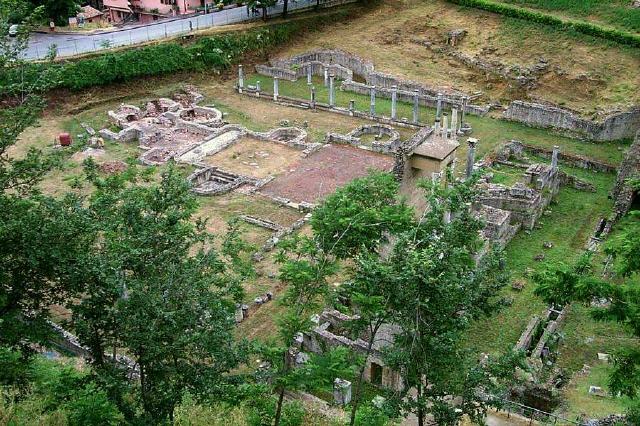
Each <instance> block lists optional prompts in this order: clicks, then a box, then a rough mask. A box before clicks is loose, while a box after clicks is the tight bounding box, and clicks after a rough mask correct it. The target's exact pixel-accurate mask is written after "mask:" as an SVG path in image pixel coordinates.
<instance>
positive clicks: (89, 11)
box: [78, 6, 104, 19]
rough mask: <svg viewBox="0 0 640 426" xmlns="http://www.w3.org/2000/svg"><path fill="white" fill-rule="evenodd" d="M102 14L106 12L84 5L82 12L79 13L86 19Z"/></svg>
mask: <svg viewBox="0 0 640 426" xmlns="http://www.w3.org/2000/svg"><path fill="white" fill-rule="evenodd" d="M102 15H104V13H102V12H100V11H99V10H98V9H95V8H93V7H91V6H82V7H81V8H80V13H78V16H82V17H83V18H84V19H91V18H95V17H97V16H102Z"/></svg>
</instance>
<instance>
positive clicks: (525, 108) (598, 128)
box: [503, 101, 640, 141]
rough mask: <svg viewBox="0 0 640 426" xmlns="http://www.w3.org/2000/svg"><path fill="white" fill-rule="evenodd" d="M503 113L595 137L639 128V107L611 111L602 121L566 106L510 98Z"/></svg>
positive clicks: (627, 134) (621, 135) (610, 136)
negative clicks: (568, 108) (614, 112)
mask: <svg viewBox="0 0 640 426" xmlns="http://www.w3.org/2000/svg"><path fill="white" fill-rule="evenodd" d="M503 117H504V118H505V119H507V120H512V121H518V122H520V123H524V124H527V125H529V126H534V127H552V128H555V129H562V130H567V131H569V132H571V133H574V134H578V135H581V136H584V137H587V138H589V139H592V140H596V141H611V140H618V139H624V138H632V137H633V136H634V135H635V133H636V132H637V131H638V130H639V129H640V108H636V109H633V110H631V111H627V112H622V113H617V114H612V115H610V116H609V117H607V118H606V119H605V120H604V121H602V122H596V121H591V120H586V119H584V118H581V117H579V116H578V115H577V114H576V113H574V112H573V111H569V110H567V109H562V108H558V107H554V106H549V105H543V104H536V103H529V102H524V101H513V102H511V104H510V105H509V107H508V108H507V110H506V111H505V112H504V113H503Z"/></svg>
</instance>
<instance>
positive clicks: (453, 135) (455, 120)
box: [451, 108, 458, 140]
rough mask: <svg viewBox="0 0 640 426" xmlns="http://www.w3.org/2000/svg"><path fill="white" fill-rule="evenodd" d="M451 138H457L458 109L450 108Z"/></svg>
mask: <svg viewBox="0 0 640 426" xmlns="http://www.w3.org/2000/svg"><path fill="white" fill-rule="evenodd" d="M451 139H453V140H458V110H457V109H456V108H452V109H451Z"/></svg>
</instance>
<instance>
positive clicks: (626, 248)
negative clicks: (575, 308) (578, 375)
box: [534, 212, 640, 417]
mask: <svg viewBox="0 0 640 426" xmlns="http://www.w3.org/2000/svg"><path fill="white" fill-rule="evenodd" d="M605 252H606V253H607V254H610V255H611V256H612V257H613V259H614V261H615V266H616V272H617V273H618V275H619V276H620V278H621V279H622V282H621V283H615V282H612V281H610V280H606V279H604V278H600V277H596V276H594V272H593V270H592V265H591V263H592V259H591V258H590V256H584V257H582V258H581V259H580V260H579V261H578V262H577V263H576V265H573V266H571V265H567V264H565V263H563V262H560V263H557V264H550V265H547V266H546V268H545V269H544V270H543V271H541V272H540V273H538V274H536V275H535V276H534V280H535V281H536V284H537V288H536V294H537V295H539V296H540V297H542V298H543V299H544V300H545V301H546V302H548V303H552V304H556V305H559V306H564V305H566V304H569V303H571V302H580V303H584V304H585V305H587V306H589V305H590V304H591V303H592V302H593V301H594V300H606V301H608V305H607V306H605V307H601V308H593V309H592V314H593V316H594V318H596V319H599V320H605V321H615V322H618V323H621V324H624V325H626V326H627V327H628V328H629V329H630V330H631V331H632V332H633V334H634V335H635V336H636V337H640V315H639V313H640V288H639V287H638V282H637V274H638V272H640V262H638V256H640V214H639V213H638V212H631V213H630V214H629V222H627V223H626V225H625V226H624V227H623V228H622V229H621V230H620V233H619V235H617V236H615V237H613V238H612V239H611V240H610V241H608V242H607V244H606V246H605ZM612 360H613V365H614V370H613V372H612V374H611V376H610V379H609V385H610V386H609V387H610V390H611V392H612V393H614V394H616V393H622V394H623V395H626V396H628V397H630V398H633V399H636V400H638V397H639V392H640V347H637V346H636V347H630V348H624V349H621V350H619V351H618V352H617V353H616V354H614V355H613V356H612ZM637 405H638V407H640V401H639V402H637ZM638 412H640V411H638V408H637V407H636V408H634V409H633V410H632V411H631V412H630V416H632V417H633V416H637V415H638Z"/></svg>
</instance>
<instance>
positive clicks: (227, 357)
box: [70, 162, 249, 422]
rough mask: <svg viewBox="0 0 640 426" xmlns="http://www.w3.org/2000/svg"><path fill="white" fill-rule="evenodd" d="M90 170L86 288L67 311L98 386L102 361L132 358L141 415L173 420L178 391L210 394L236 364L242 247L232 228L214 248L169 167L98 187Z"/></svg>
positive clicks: (106, 370)
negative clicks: (151, 178) (91, 232)
mask: <svg viewBox="0 0 640 426" xmlns="http://www.w3.org/2000/svg"><path fill="white" fill-rule="evenodd" d="M94 167H95V165H93V164H92V162H88V164H87V174H88V176H89V178H90V180H91V182H92V183H93V184H94V185H95V191H94V193H93V194H92V195H91V196H90V198H89V206H88V210H89V211H90V213H91V215H92V223H93V224H94V225H93V226H94V227H95V229H96V230H98V231H99V233H98V234H97V235H98V238H97V239H96V241H95V243H94V245H93V247H92V249H91V250H89V251H88V252H87V253H85V255H84V256H82V257H81V258H80V259H78V263H79V264H80V267H81V268H82V269H83V272H84V277H85V283H86V286H85V289H84V294H83V297H82V298H80V299H78V300H76V301H74V303H72V304H70V308H71V309H72V311H73V322H74V326H75V329H76V330H77V332H78V336H79V338H80V339H81V341H82V342H83V343H84V344H86V345H87V346H89V347H90V348H91V349H92V352H93V354H94V358H95V359H94V366H95V367H96V369H97V371H98V373H99V374H102V375H103V376H105V377H106V380H110V378H111V375H113V374H114V373H116V374H117V371H115V372H114V369H113V362H112V360H111V359H109V357H105V356H104V354H105V353H110V354H113V355H116V354H118V353H120V352H124V353H126V354H127V355H128V356H129V357H131V358H132V359H133V361H134V362H135V364H136V365H137V366H138V367H139V379H140V380H139V385H138V386H136V387H135V389H134V390H135V393H136V395H137V396H138V398H139V401H140V403H141V406H142V408H143V411H144V415H145V417H146V418H148V419H149V420H150V421H153V422H163V421H167V420H169V421H171V420H172V419H173V412H174V409H175V406H176V405H177V404H179V403H180V401H181V399H182V396H183V394H184V392H185V391H189V392H190V393H191V394H193V395H194V396H203V397H204V396H207V395H212V394H215V392H216V391H218V390H219V389H220V388H221V386H222V385H223V384H224V382H225V374H226V373H228V372H229V371H230V370H231V369H233V368H235V367H236V366H237V365H238V363H239V362H240V361H241V360H242V359H243V356H242V351H241V350H240V349H241V348H240V347H239V346H238V345H237V344H236V343H235V342H234V339H233V335H232V331H233V327H234V321H233V314H234V310H235V303H236V302H237V301H238V300H239V299H240V297H241V295H242V289H241V287H240V283H241V281H242V279H243V278H244V277H245V275H246V274H247V273H248V271H249V269H247V266H246V263H245V261H244V260H243V258H242V254H243V250H244V248H245V247H244V244H243V243H242V241H241V240H239V238H238V233H237V229H236V228H235V227H232V228H231V229H230V230H229V231H228V232H227V233H226V234H225V235H222V236H221V237H222V239H221V241H219V242H216V241H214V240H213V239H212V238H213V237H212V236H211V235H209V234H208V233H207V232H206V230H205V227H204V226H205V223H204V222H203V221H196V223H194V221H193V220H192V219H193V217H192V216H193V213H194V212H195V209H196V207H197V203H196V200H195V197H194V195H193V194H192V193H191V192H190V188H189V186H188V184H187V182H186V181H185V180H184V179H183V178H182V177H181V176H180V175H179V174H178V172H177V171H176V170H175V169H174V168H173V166H170V167H169V168H168V169H167V170H166V172H164V173H163V175H162V180H161V182H160V183H159V184H145V185H142V184H140V183H139V179H140V178H141V176H139V175H138V174H137V173H136V172H135V170H134V169H130V170H129V171H128V172H127V173H125V174H121V175H113V176H110V177H107V178H106V179H101V178H99V177H98V176H97V175H96V174H95V173H94ZM142 177H144V176H142ZM214 247H219V248H218V249H215V248H214ZM116 399H118V398H116Z"/></svg>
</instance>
